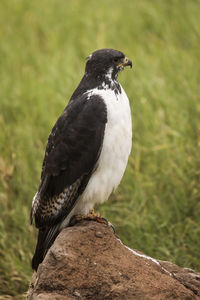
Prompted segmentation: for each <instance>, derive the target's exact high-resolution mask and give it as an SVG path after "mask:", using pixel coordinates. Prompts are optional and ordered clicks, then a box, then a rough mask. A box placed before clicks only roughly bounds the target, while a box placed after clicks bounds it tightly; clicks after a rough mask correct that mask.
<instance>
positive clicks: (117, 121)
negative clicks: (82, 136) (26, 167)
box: [61, 87, 132, 228]
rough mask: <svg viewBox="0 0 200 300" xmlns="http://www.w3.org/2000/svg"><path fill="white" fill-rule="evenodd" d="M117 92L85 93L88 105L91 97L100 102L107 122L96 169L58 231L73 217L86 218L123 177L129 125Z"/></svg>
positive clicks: (126, 103)
mask: <svg viewBox="0 0 200 300" xmlns="http://www.w3.org/2000/svg"><path fill="white" fill-rule="evenodd" d="M121 91H122V92H121V94H118V95H116V94H115V92H114V91H112V90H111V89H105V90H99V89H95V90H91V91H88V92H87V94H88V101H90V96H91V95H94V94H95V95H99V96H101V97H102V99H104V101H105V104H106V107H107V119H108V122H107V124H106V128H105V134H104V140H103V147H102V150H101V154H100V157H99V160H98V163H97V168H96V170H95V171H94V173H93V174H92V176H91V178H90V180H89V182H88V184H87V186H86V189H85V190H84V192H83V194H82V195H81V196H80V197H79V199H78V201H77V204H76V205H75V207H74V208H73V209H72V211H71V212H70V214H69V215H68V216H67V218H66V219H65V220H64V221H63V223H62V224H61V228H63V227H65V226H67V224H68V222H69V220H70V218H71V217H72V216H73V215H77V214H88V212H89V211H90V210H91V209H92V208H93V207H94V205H95V204H96V203H102V202H104V201H106V200H107V199H108V197H109V196H110V194H111V193H112V191H113V190H115V189H116V188H117V186H118V185H119V183H120V181H121V179H122V177H123V174H124V171H125V169H126V165H127V162H128V157H129V154H130V151H131V145H132V121H131V112H130V106H129V100H128V98H127V96H126V93H125V92H124V90H123V88H122V87H121ZM105 99H106V100H105ZM91 101H93V100H91Z"/></svg>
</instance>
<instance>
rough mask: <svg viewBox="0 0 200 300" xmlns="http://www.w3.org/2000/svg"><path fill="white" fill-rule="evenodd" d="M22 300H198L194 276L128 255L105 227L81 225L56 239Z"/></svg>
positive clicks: (199, 283) (199, 279) (198, 280)
mask: <svg viewBox="0 0 200 300" xmlns="http://www.w3.org/2000/svg"><path fill="white" fill-rule="evenodd" d="M28 299H29V300H47V299H52V300H67V299H69V300H73V299H92V300H106V299H107V300H109V299H116V300H117V299H119V300H120V299H130V300H134V299H141V300H154V299H155V300H164V299H168V300H170V299H180V300H190V299H200V274H198V273H195V272H194V271H192V270H189V269H184V268H180V267H178V266H176V265H174V264H172V263H170V262H164V261H157V260H155V259H153V258H150V257H148V256H146V255H144V254H142V253H140V252H137V251H135V250H132V249H130V248H128V247H126V246H125V245H123V244H122V242H121V241H120V240H119V239H118V238H117V237H116V236H115V234H114V233H113V232H112V231H111V230H110V229H109V228H108V227H107V226H106V225H104V224H99V223H97V222H93V221H83V222H81V223H79V224H77V225H75V226H73V227H68V228H66V229H64V230H63V231H62V232H61V233H60V234H59V236H58V237H57V239H56V241H55V243H54V244H53V246H52V247H51V249H50V250H49V252H48V253H47V255H46V257H45V260H44V262H43V263H42V264H41V265H40V266H39V268H38V272H37V274H36V273H35V274H34V275H33V278H32V283H31V285H30V288H29V291H28Z"/></svg>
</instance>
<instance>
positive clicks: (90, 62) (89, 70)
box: [85, 49, 132, 79]
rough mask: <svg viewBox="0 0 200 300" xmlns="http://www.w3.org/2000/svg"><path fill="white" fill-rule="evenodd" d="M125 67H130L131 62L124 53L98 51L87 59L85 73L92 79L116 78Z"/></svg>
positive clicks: (108, 50) (107, 50) (105, 50)
mask: <svg viewBox="0 0 200 300" xmlns="http://www.w3.org/2000/svg"><path fill="white" fill-rule="evenodd" d="M125 66H130V67H132V62H131V60H130V59H129V58H128V57H126V56H125V55H124V53H122V52H120V51H117V50H114V49H100V50H97V51H95V52H93V53H92V54H90V55H89V56H88V58H87V63H86V69H85V73H86V74H87V75H92V76H94V77H102V76H109V77H111V78H112V79H114V78H116V77H117V75H118V73H119V72H120V71H122V70H123V69H124V67H125Z"/></svg>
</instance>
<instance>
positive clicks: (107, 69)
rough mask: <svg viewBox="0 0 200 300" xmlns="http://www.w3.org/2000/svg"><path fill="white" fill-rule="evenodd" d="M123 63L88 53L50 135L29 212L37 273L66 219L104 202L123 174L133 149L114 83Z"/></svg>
mask: <svg viewBox="0 0 200 300" xmlns="http://www.w3.org/2000/svg"><path fill="white" fill-rule="evenodd" d="M126 66H130V68H132V61H131V60H130V59H129V58H128V57H127V56H125V55H124V53H123V52H121V51H118V50H114V49H110V48H105V49H99V50H96V51H94V52H93V53H92V54H90V55H89V56H88V57H87V59H86V66H85V72H84V75H83V78H82V79H81V81H80V83H79V85H78V87H77V88H76V89H75V91H74V93H73V94H72V96H71V98H70V100H69V102H68V105H67V106H66V108H65V109H64V111H63V113H62V114H61V115H60V117H59V118H58V120H57V121H56V123H55V125H54V127H53V129H52V131H51V133H50V135H49V138H48V142H47V146H46V150H45V155H44V160H43V164H42V171H41V179H40V183H39V187H38V191H37V192H36V194H35V196H34V197H33V201H32V208H31V213H30V219H31V224H32V223H33V221H35V226H36V228H37V229H38V239H37V244H36V248H35V253H34V256H33V258H32V268H33V270H35V271H37V269H38V266H39V264H40V263H41V262H42V261H43V259H44V257H45V255H46V253H47V251H48V250H49V248H50V247H51V245H52V244H53V243H54V241H55V239H56V237H57V236H58V234H59V232H60V231H61V230H62V229H63V228H65V227H67V226H69V224H70V220H71V219H72V218H73V217H74V216H76V215H83V216H84V215H88V214H89V213H90V212H91V210H92V209H93V207H94V205H95V204H97V203H103V202H104V201H106V200H107V199H108V198H109V196H110V194H111V193H112V192H113V191H114V190H115V189H116V188H117V186H118V185H119V183H120V181H121V179H122V177H123V174H124V172H125V169H126V166H127V162H128V157H129V155H130V152H131V147H132V119H131V110H130V103H129V99H128V97H127V95H126V93H125V91H124V89H123V88H122V86H121V84H120V83H119V81H118V74H119V73H120V72H121V71H122V70H123V69H124V67H126Z"/></svg>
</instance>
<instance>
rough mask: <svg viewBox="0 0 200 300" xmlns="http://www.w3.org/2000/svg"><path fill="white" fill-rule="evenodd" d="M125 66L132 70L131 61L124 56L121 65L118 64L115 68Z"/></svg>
mask: <svg viewBox="0 0 200 300" xmlns="http://www.w3.org/2000/svg"><path fill="white" fill-rule="evenodd" d="M126 66H130V68H132V61H131V60H130V59H129V58H128V57H127V56H126V57H125V58H124V60H123V62H122V63H121V64H119V65H118V66H117V67H118V68H120V67H126Z"/></svg>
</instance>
